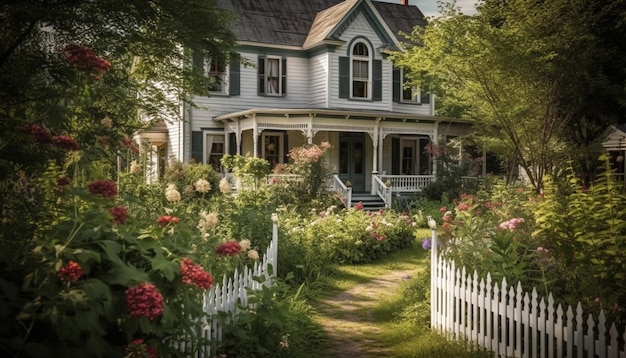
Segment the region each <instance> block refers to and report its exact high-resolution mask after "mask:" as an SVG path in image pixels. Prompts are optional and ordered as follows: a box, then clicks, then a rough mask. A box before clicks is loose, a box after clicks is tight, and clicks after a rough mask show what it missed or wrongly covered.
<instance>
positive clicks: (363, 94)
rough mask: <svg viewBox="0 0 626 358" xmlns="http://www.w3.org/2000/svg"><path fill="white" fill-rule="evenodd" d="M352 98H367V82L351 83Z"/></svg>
mask: <svg viewBox="0 0 626 358" xmlns="http://www.w3.org/2000/svg"><path fill="white" fill-rule="evenodd" d="M352 97H358V98H367V81H352Z"/></svg>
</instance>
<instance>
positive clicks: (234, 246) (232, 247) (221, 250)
mask: <svg viewBox="0 0 626 358" xmlns="http://www.w3.org/2000/svg"><path fill="white" fill-rule="evenodd" d="M241 250H242V249H241V245H239V243H238V242H237V241H227V242H224V243H222V244H220V245H218V246H217V248H216V249H215V253H216V254H218V255H219V256H231V255H237V254H238V253H240V252H241Z"/></svg>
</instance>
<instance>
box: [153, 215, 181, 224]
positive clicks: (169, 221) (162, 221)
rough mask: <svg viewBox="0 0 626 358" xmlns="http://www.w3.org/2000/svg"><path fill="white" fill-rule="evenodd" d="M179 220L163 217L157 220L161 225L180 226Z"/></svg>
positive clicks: (172, 217) (173, 217)
mask: <svg viewBox="0 0 626 358" xmlns="http://www.w3.org/2000/svg"><path fill="white" fill-rule="evenodd" d="M178 221H179V220H178V218H177V217H175V216H169V215H163V216H160V217H159V218H158V219H157V223H158V224H161V225H167V224H178Z"/></svg>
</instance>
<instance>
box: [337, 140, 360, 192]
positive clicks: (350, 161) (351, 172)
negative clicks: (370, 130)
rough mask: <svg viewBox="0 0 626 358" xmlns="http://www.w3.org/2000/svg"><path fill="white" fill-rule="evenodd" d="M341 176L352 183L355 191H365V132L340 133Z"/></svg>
mask: <svg viewBox="0 0 626 358" xmlns="http://www.w3.org/2000/svg"><path fill="white" fill-rule="evenodd" d="M339 177H340V178H341V179H342V180H343V181H344V182H346V181H348V180H349V181H350V182H351V183H352V191H353V192H364V191H365V140H364V136H363V133H341V134H340V135H339Z"/></svg>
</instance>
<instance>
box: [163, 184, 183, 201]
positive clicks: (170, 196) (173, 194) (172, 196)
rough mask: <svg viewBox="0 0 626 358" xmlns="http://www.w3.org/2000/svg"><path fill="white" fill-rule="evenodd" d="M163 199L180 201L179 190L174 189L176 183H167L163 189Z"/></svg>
mask: <svg viewBox="0 0 626 358" xmlns="http://www.w3.org/2000/svg"><path fill="white" fill-rule="evenodd" d="M165 199H167V201H171V202H174V201H180V192H178V190H176V185H174V184H169V185H168V186H167V189H165Z"/></svg>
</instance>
